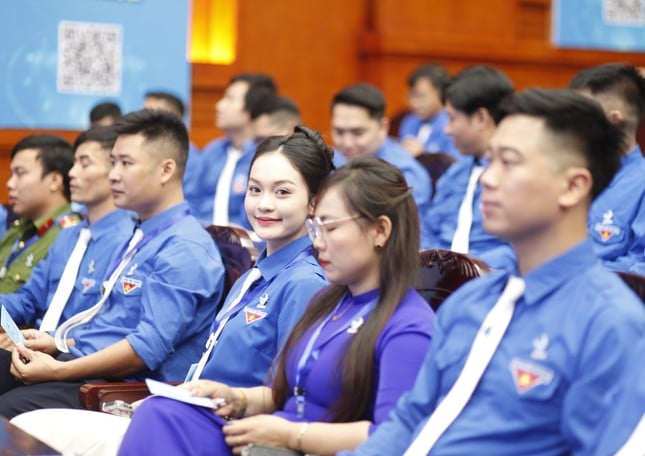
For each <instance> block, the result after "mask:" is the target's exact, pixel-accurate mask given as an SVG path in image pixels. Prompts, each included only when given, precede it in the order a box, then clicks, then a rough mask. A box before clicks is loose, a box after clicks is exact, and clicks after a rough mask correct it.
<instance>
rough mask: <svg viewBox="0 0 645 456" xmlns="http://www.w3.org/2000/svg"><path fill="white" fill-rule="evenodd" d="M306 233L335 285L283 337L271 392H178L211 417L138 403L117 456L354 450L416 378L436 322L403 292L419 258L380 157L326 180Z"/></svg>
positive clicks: (414, 235) (165, 402) (402, 190)
mask: <svg viewBox="0 0 645 456" xmlns="http://www.w3.org/2000/svg"><path fill="white" fill-rule="evenodd" d="M307 230H308V233H309V235H310V237H311V238H312V240H313V246H314V248H316V249H317V250H318V261H319V262H320V264H321V265H322V266H323V268H324V269H325V273H326V274H327V278H328V279H329V280H330V281H331V282H332V284H333V285H332V286H330V287H328V288H325V289H324V290H322V291H321V292H320V293H318V294H317V295H316V296H315V297H314V298H313V300H312V303H311V304H310V305H309V306H308V308H307V310H306V311H305V314H304V315H303V317H302V319H301V320H300V321H299V322H298V324H297V325H296V327H295V328H294V330H293V332H292V333H291V335H290V336H289V339H288V340H287V342H286V345H285V348H284V350H283V352H282V355H281V356H280V360H279V363H278V365H277V368H276V370H275V377H274V378H273V383H272V387H271V388H269V387H267V386H260V387H255V388H230V387H229V386H227V385H224V384H222V383H216V382H212V381H208V380H199V381H196V382H189V383H187V384H185V385H184V386H183V387H184V388H186V389H188V390H189V391H191V392H192V393H193V394H194V395H196V396H208V397H214V398H224V399H225V401H226V402H225V405H224V406H222V407H221V408H219V409H218V410H216V411H215V413H213V411H212V410H209V409H207V408H202V407H197V406H193V405H189V404H185V403H182V402H179V401H174V400H172V399H166V398H161V397H152V398H149V399H146V400H145V401H144V402H143V403H142V404H141V405H140V406H139V408H138V409H137V410H136V412H135V413H134V415H133V418H132V422H131V424H130V426H129V428H128V430H127V432H126V434H125V437H124V439H123V442H122V445H121V448H120V450H119V454H121V455H130V454H142V452H149V453H160V452H163V453H166V454H188V453H195V452H200V453H205V452H208V453H212V454H218V455H222V454H231V453H232V452H234V453H236V454H239V453H240V451H241V450H242V449H243V448H244V447H245V446H247V445H249V444H263V445H269V446H278V447H288V448H293V449H295V450H298V451H303V452H305V453H316V454H333V453H335V452H336V451H339V450H341V449H346V448H354V447H356V446H357V445H358V444H360V443H361V442H362V441H364V440H365V439H366V438H367V436H368V435H369V433H370V432H371V431H373V430H374V429H375V428H377V426H378V425H379V424H380V423H381V422H382V421H383V420H385V418H386V417H387V415H388V413H389V411H390V409H391V408H392V407H393V406H394V405H395V403H396V401H397V400H398V398H399V397H400V396H401V395H402V394H403V393H404V392H405V391H407V390H408V389H409V388H410V386H411V385H412V384H413V382H414V378H415V377H416V374H417V370H418V368H419V366H420V365H421V363H422V361H423V358H424V356H425V354H426V351H427V349H428V346H429V343H430V334H431V331H432V325H433V320H434V313H433V312H432V309H430V307H429V306H428V303H427V302H426V301H425V300H424V299H423V298H422V297H421V296H420V295H419V294H418V293H417V292H416V291H414V290H413V289H412V288H411V286H410V285H411V283H412V280H413V278H414V275H415V273H416V271H417V264H418V250H419V244H418V242H417V241H416V240H417V239H418V238H419V233H418V231H419V223H418V218H417V208H416V206H415V204H414V199H413V198H412V189H411V188H410V187H408V185H407V183H406V181H405V178H404V177H403V175H402V174H401V172H400V171H398V170H397V169H396V168H395V167H393V166H392V165H390V164H388V163H386V162H384V161H383V160H380V159H378V158H375V157H372V156H365V157H359V158H356V159H354V160H352V161H349V162H348V163H347V164H346V165H344V166H343V167H342V168H339V169H338V170H336V171H335V172H334V173H333V174H332V175H331V176H330V177H329V178H328V180H327V181H326V182H325V183H324V184H323V187H322V188H321V191H320V194H319V196H318V202H317V204H316V208H315V216H314V217H313V218H311V219H310V220H309V221H308V223H307ZM225 416H230V417H235V418H236V419H235V420H234V421H230V422H228V421H226V420H225V419H223V417H225Z"/></svg>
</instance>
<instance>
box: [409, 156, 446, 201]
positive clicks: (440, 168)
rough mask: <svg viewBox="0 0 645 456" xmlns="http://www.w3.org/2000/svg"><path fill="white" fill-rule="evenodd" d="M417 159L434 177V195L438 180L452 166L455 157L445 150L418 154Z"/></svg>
mask: <svg viewBox="0 0 645 456" xmlns="http://www.w3.org/2000/svg"><path fill="white" fill-rule="evenodd" d="M417 161H418V162H419V163H421V166H423V167H424V168H425V170H426V171H427V172H428V174H430V177H431V178H432V195H433V196H434V191H435V188H436V185H437V180H439V178H440V177H441V175H442V174H443V173H445V172H446V170H447V169H448V168H450V165H452V164H453V163H454V162H455V159H454V158H453V157H452V156H450V155H448V154H446V153H444V152H433V153H423V154H421V155H418V156H417Z"/></svg>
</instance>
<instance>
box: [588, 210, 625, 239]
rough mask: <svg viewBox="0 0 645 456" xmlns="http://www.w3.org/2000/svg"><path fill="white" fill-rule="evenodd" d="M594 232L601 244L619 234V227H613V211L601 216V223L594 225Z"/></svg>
mask: <svg viewBox="0 0 645 456" xmlns="http://www.w3.org/2000/svg"><path fill="white" fill-rule="evenodd" d="M594 230H595V231H596V232H597V233H598V234H599V235H600V238H601V239H602V240H603V242H607V241H608V240H609V239H611V238H612V237H613V236H615V235H617V234H619V233H620V227H618V226H616V225H614V211H612V210H611V209H609V210H608V211H607V212H605V213H604V214H602V222H600V223H596V226H594Z"/></svg>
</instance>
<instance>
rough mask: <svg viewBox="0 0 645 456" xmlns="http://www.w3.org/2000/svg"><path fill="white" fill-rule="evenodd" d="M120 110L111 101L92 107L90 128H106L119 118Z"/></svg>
mask: <svg viewBox="0 0 645 456" xmlns="http://www.w3.org/2000/svg"><path fill="white" fill-rule="evenodd" d="M121 115H122V113H121V108H120V107H119V105H118V104H116V103H114V102H111V101H104V102H102V103H98V104H96V105H94V107H93V108H92V109H91V110H90V128H92V127H107V126H109V125H113V124H114V122H116V121H117V120H119V119H120V118H121Z"/></svg>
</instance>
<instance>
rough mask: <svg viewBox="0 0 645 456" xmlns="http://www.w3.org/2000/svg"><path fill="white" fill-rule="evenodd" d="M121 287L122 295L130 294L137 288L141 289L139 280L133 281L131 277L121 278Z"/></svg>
mask: <svg viewBox="0 0 645 456" xmlns="http://www.w3.org/2000/svg"><path fill="white" fill-rule="evenodd" d="M121 286H122V288H123V294H130V293H132V292H133V291H134V290H136V289H137V288H141V280H137V279H133V278H132V277H121Z"/></svg>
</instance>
